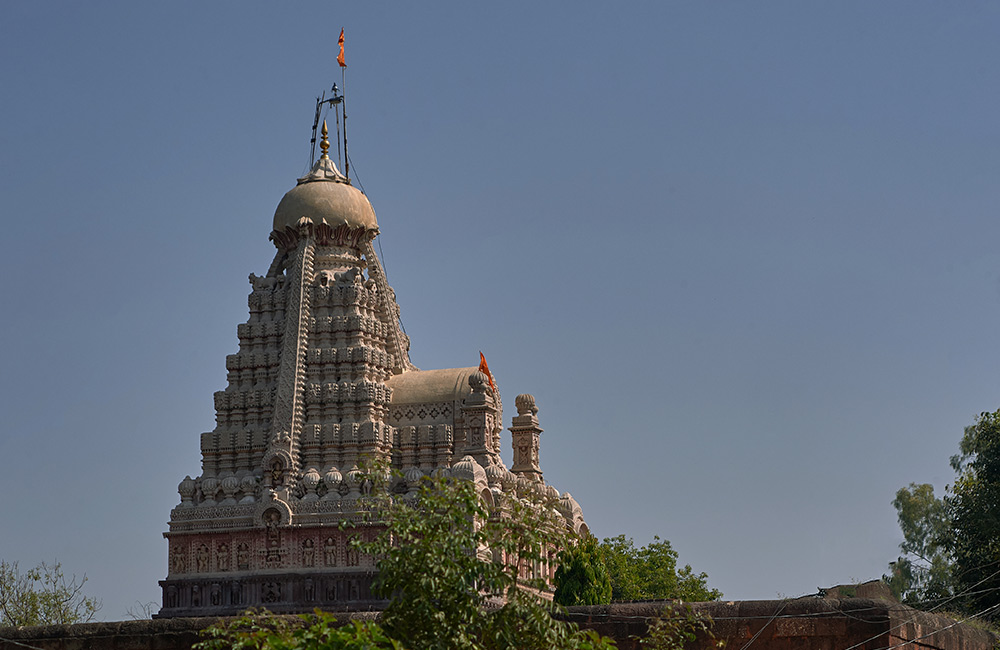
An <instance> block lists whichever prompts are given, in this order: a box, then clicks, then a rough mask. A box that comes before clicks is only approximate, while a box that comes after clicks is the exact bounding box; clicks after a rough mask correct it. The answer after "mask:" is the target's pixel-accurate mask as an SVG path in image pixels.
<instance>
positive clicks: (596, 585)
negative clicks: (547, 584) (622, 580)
mask: <svg viewBox="0 0 1000 650" xmlns="http://www.w3.org/2000/svg"><path fill="white" fill-rule="evenodd" d="M555 579H556V593H555V601H556V602H557V603H558V604H560V605H565V606H572V605H601V604H604V603H610V602H611V576H609V575H608V569H607V567H606V566H604V559H603V558H602V557H601V549H600V546H599V545H598V543H597V538H596V537H594V536H593V535H586V536H584V537H583V538H582V539H580V540H579V541H577V543H576V544H574V545H572V546H570V547H569V548H567V549H565V550H563V551H561V552H560V553H559V568H558V569H556V577H555Z"/></svg>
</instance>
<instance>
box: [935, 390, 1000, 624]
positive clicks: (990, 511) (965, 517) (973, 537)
mask: <svg viewBox="0 0 1000 650" xmlns="http://www.w3.org/2000/svg"><path fill="white" fill-rule="evenodd" d="M959 450H960V453H959V454H958V455H956V456H953V457H952V459H951V465H952V467H953V468H954V470H955V471H956V472H957V473H958V477H957V478H956V479H955V484H954V485H953V486H952V488H951V494H950V495H947V496H945V498H944V502H945V506H946V508H947V513H948V518H949V527H948V530H947V532H946V534H945V535H944V536H943V539H942V544H943V545H944V546H945V548H947V549H948V551H949V553H950V556H951V558H952V563H953V567H952V575H953V582H954V588H955V589H956V593H957V594H959V596H960V602H961V605H962V606H963V607H964V609H965V610H966V611H968V612H970V613H973V612H978V611H981V610H983V609H986V608H987V607H990V606H993V605H998V604H1000V410H998V411H995V412H993V413H982V414H980V416H979V418H978V419H977V420H976V423H975V424H974V425H972V426H971V427H966V429H965V434H964V435H963V436H962V442H961V444H960V446H959ZM989 617H990V618H997V612H996V610H993V611H992V612H990V613H989Z"/></svg>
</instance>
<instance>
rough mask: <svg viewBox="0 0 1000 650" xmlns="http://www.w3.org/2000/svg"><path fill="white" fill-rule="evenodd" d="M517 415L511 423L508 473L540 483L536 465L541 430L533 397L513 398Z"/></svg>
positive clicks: (539, 469)
mask: <svg viewBox="0 0 1000 650" xmlns="http://www.w3.org/2000/svg"><path fill="white" fill-rule="evenodd" d="M514 406H516V407H517V415H516V416H514V418H513V422H512V423H511V427H510V433H511V444H512V445H513V446H514V466H513V467H511V468H510V471H512V472H513V473H515V474H517V475H518V476H523V477H525V478H527V479H529V480H531V481H537V482H542V470H541V468H540V467H539V465H538V440H539V436H540V434H541V433H542V429H541V428H540V427H539V426H538V407H536V406H535V398H534V396H533V395H527V394H524V395H518V396H517V397H516V398H514Z"/></svg>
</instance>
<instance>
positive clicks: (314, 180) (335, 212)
mask: <svg viewBox="0 0 1000 650" xmlns="http://www.w3.org/2000/svg"><path fill="white" fill-rule="evenodd" d="M302 217H308V218H309V219H312V221H313V223H316V224H320V223H326V224H329V225H330V226H333V227H334V228H336V227H337V226H339V225H341V224H347V225H348V226H349V227H351V228H365V229H366V230H377V229H378V222H377V221H376V220H375V211H374V210H372V204H371V203H369V202H368V199H367V197H365V195H364V194H362V193H361V191H360V190H358V189H357V188H355V187H354V186H352V185H350V184H348V182H347V179H346V178H344V177H343V176H341V175H340V172H339V171H338V170H337V167H336V165H334V164H333V161H332V160H330V159H329V158H320V159H319V160H318V161H316V164H315V165H313V168H312V170H311V171H310V172H309V173H308V174H306V175H305V176H303V177H302V178H300V179H299V183H298V185H296V186H295V187H293V188H292V189H291V190H289V191H288V192H287V193H286V194H285V196H284V197H282V199H281V202H280V203H278V208H277V209H276V210H275V211H274V230H278V231H281V230H284V229H285V228H286V227H289V226H290V227H293V228H294V227H295V224H296V223H298V221H299V219H301V218H302Z"/></svg>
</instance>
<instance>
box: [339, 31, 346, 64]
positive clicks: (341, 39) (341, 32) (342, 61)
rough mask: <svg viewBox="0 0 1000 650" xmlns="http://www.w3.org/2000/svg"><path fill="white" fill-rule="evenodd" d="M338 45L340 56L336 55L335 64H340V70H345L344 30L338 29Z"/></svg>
mask: <svg viewBox="0 0 1000 650" xmlns="http://www.w3.org/2000/svg"><path fill="white" fill-rule="evenodd" d="M337 42H338V43H340V54H338V55H337V63H339V64H340V67H341V68H346V67H347V64H346V63H344V28H343V27H341V28H340V38H339V39H338V40H337Z"/></svg>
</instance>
